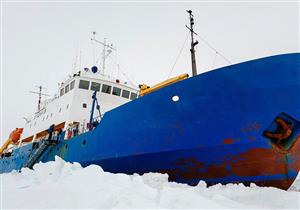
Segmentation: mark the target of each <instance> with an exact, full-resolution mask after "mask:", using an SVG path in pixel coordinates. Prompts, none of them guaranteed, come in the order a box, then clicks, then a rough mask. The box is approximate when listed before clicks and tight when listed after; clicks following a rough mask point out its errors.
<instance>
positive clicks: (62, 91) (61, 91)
mask: <svg viewBox="0 0 300 210" xmlns="http://www.w3.org/2000/svg"><path fill="white" fill-rule="evenodd" d="M63 94H64V89H63V88H62V89H60V96H63Z"/></svg>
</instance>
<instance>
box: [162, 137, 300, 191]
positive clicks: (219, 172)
mask: <svg viewBox="0 0 300 210" xmlns="http://www.w3.org/2000/svg"><path fill="white" fill-rule="evenodd" d="M299 140H300V135H299V136H298V137H297V140H296V141H295V142H294V145H293V146H292V147H291V149H290V150H289V153H288V154H283V153H280V152H278V151H277V150H276V149H274V148H255V149H250V150H248V151H247V152H244V153H240V154H238V155H236V156H230V157H229V158H226V160H224V162H222V163H221V164H216V165H209V166H205V165H204V163H202V162H200V161H198V159H197V157H190V158H180V159H178V160H177V161H176V162H174V165H176V166H177V168H175V169H170V170H161V171H160V172H161V173H168V174H169V179H170V181H176V180H178V179H184V180H193V179H199V180H201V179H203V180H205V179H207V180H209V179H217V178H224V177H229V176H239V177H252V176H253V177H255V176H272V175H276V174H285V175H286V178H283V179H280V180H265V181H261V180H255V179H254V180H253V181H251V182H252V183H255V184H256V185H258V186H273V187H277V188H280V189H284V190H287V189H288V188H289V187H290V186H291V185H292V183H293V181H294V179H293V178H290V177H289V170H293V171H296V172H298V171H299V170H300V141H299ZM288 159H289V161H288ZM231 182H234V183H239V182H240V181H239V180H236V181H231ZM207 183H208V185H213V184H216V183H212V182H209V181H207ZM243 183H244V184H245V185H249V184H250V182H243ZM195 184H197V183H195Z"/></svg>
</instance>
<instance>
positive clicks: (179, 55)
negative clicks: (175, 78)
mask: <svg viewBox="0 0 300 210" xmlns="http://www.w3.org/2000/svg"><path fill="white" fill-rule="evenodd" d="M188 36H189V33H187V34H186V37H185V40H184V42H183V44H182V46H181V49H180V51H179V53H178V55H177V57H176V59H175V62H174V64H173V66H172V69H171V71H170V72H169V74H168V78H170V76H171V74H172V72H173V70H174V67H175V65H176V63H177V61H178V59H179V57H180V55H181V53H182V51H183V48H184V46H185V43H186V40H187V39H188Z"/></svg>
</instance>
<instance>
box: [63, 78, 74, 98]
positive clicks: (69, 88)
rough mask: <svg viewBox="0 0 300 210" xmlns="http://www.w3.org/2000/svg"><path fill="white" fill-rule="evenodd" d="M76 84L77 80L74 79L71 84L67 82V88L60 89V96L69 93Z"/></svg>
mask: <svg viewBox="0 0 300 210" xmlns="http://www.w3.org/2000/svg"><path fill="white" fill-rule="evenodd" d="M74 86H75V80H73V81H72V82H71V83H70V84H67V85H66V86H65V88H62V89H60V96H63V95H64V94H66V93H68V92H69V91H71V90H73V89H74Z"/></svg>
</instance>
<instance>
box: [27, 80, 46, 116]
mask: <svg viewBox="0 0 300 210" xmlns="http://www.w3.org/2000/svg"><path fill="white" fill-rule="evenodd" d="M36 87H37V88H39V92H35V91H30V93H33V94H38V95H39V101H38V111H40V110H41V101H42V95H43V96H49V95H48V94H45V93H42V89H46V88H43V87H42V86H41V85H40V86H36Z"/></svg>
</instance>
